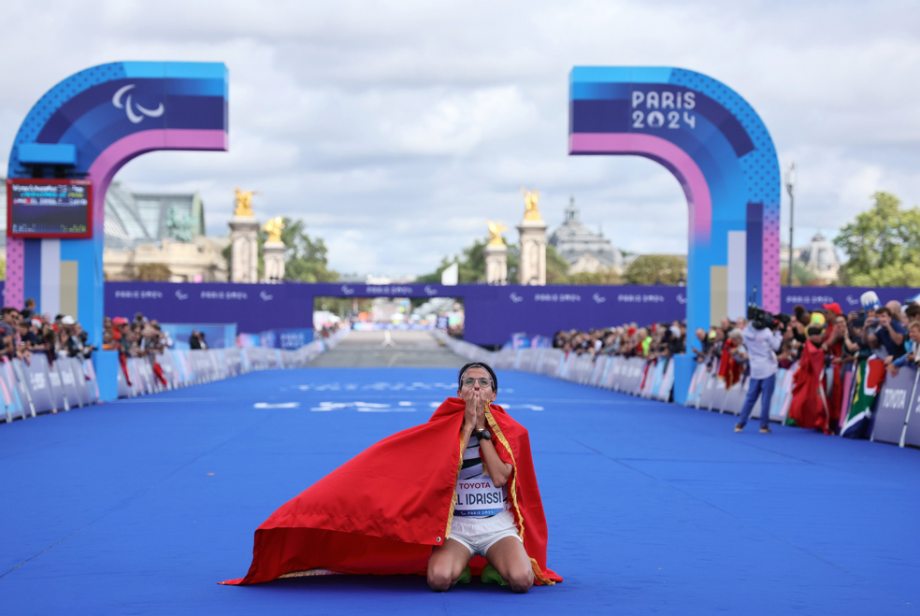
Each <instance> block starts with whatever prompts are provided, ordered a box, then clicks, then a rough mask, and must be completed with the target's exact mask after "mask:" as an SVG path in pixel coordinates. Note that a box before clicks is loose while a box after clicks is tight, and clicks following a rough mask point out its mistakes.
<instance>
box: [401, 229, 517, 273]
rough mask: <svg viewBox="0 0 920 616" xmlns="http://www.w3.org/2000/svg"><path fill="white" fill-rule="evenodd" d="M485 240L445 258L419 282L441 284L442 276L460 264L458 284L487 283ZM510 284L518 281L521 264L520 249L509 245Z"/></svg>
mask: <svg viewBox="0 0 920 616" xmlns="http://www.w3.org/2000/svg"><path fill="white" fill-rule="evenodd" d="M487 245H488V242H487V241H486V240H484V239H477V240H474V241H473V244H472V246H467V247H466V248H464V249H463V250H462V251H461V252H460V254H459V255H456V256H454V257H452V258H447V257H444V258H442V259H441V264H440V265H438V267H437V269H435V271H433V272H431V273H429V274H423V275H421V276H419V277H418V278H417V280H418V281H419V282H431V283H440V282H441V274H442V273H443V272H444V270H446V269H447V268H448V267H450V266H451V265H453V264H454V263H457V264H458V282H461V283H477V282H485V281H486V252H485V251H486V246H487ZM507 246H508V282H515V281H516V280H517V272H518V264H519V262H520V253H521V251H520V248H518V246H517V245H516V244H508V245H507Z"/></svg>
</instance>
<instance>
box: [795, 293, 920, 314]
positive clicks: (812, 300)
mask: <svg viewBox="0 0 920 616" xmlns="http://www.w3.org/2000/svg"><path fill="white" fill-rule="evenodd" d="M866 291H875V294H876V295H878V298H879V301H880V302H881V303H882V304H885V303H886V302H889V301H891V300H893V299H896V300H898V301H899V302H901V304H904V303H905V302H906V301H907V300H908V299H910V298H913V297H915V296H916V295H917V294H918V293H920V289H912V288H910V287H881V288H877V289H876V288H872V287H783V289H782V312H784V313H785V314H792V308H793V307H794V306H795V305H796V304H802V305H803V306H804V307H805V308H807V309H808V310H815V309H820V308H821V305H822V304H831V303H834V302H836V303H838V304H839V305H840V309H841V310H842V311H843V314H847V313H849V312H854V311H859V309H860V308H861V306H860V304H859V296H860V295H862V294H863V293H865V292H866Z"/></svg>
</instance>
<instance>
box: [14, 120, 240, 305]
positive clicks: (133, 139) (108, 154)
mask: <svg viewBox="0 0 920 616" xmlns="http://www.w3.org/2000/svg"><path fill="white" fill-rule="evenodd" d="M227 141H228V137H227V133H226V131H223V130H193V129H155V130H145V131H140V132H137V133H132V134H131V135H128V136H127V137H123V138H122V139H119V140H118V141H116V142H115V143H113V144H112V145H110V146H109V147H107V148H106V149H105V150H103V151H102V153H101V154H99V156H98V157H97V158H96V160H95V161H93V164H92V166H91V167H90V168H89V179H90V180H91V181H92V183H93V235H94V236H95V237H96V238H102V236H103V234H104V233H105V224H104V222H105V193H106V192H107V191H108V189H109V184H111V183H112V178H114V177H115V174H116V173H118V171H119V169H121V168H122V167H124V166H125V165H126V164H127V163H128V162H129V161H131V160H132V159H134V158H137V157H138V156H140V155H141V154H146V153H147V152H154V151H156V150H217V151H226V150H227V147H228V143H227ZM6 255H7V270H6V287H5V297H4V304H5V305H7V306H22V305H23V303H24V301H25V266H24V265H25V244H24V243H23V240H22V239H20V238H12V237H11V238H8V239H7V244H6ZM99 258H101V257H99Z"/></svg>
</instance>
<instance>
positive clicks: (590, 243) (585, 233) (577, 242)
mask: <svg viewBox="0 0 920 616" xmlns="http://www.w3.org/2000/svg"><path fill="white" fill-rule="evenodd" d="M549 243H550V245H551V246H553V247H555V249H556V252H558V253H559V256H561V257H562V258H563V259H565V260H566V261H567V262H568V263H569V266H570V267H569V273H571V274H577V273H579V272H588V273H592V274H593V273H595V272H599V271H601V270H605V269H609V270H612V271H614V272H616V273H618V274H621V273H623V270H624V269H625V267H626V263H625V261H624V259H623V254H622V253H621V252H620V251H619V250H617V249H616V248H614V247H613V244H611V243H610V240H608V239H607V238H605V237H604V234H603V232H601V231H598V232H597V233H595V232H594V231H591V230H590V229H589V228H588V227H586V226H585V225H584V224H583V223H582V222H581V212H580V211H579V209H578V207H577V206H576V205H575V199H574V197H573V198H572V199H571V200H570V201H569V205H568V207H567V208H566V209H565V221H564V222H563V223H562V225H561V226H560V227H559V228H558V229H556V230H555V231H553V233H552V235H550V237H549Z"/></svg>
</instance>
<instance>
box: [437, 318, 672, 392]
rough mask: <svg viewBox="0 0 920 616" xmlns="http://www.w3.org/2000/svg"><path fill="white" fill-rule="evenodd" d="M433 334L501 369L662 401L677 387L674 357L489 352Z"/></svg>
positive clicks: (455, 349) (465, 354)
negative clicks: (652, 357) (645, 357)
mask: <svg viewBox="0 0 920 616" xmlns="http://www.w3.org/2000/svg"><path fill="white" fill-rule="evenodd" d="M434 335H435V337H436V338H437V339H438V340H440V341H441V342H443V343H444V344H445V345H446V346H447V347H448V348H449V349H450V350H452V351H453V352H454V353H456V354H457V355H460V356H461V357H466V358H467V359H469V360H470V361H482V362H486V363H488V364H489V365H491V366H492V367H494V368H497V369H501V370H521V371H523V372H533V373H536V374H545V375H546V376H551V377H555V378H559V379H564V380H566V381H572V382H575V383H581V384H582V385H593V386H594V387H603V388H605V389H612V390H614V391H619V392H623V393H627V394H632V395H634V396H641V397H643V398H651V399H654V400H663V401H668V400H670V399H671V392H672V390H673V389H674V363H673V360H671V359H664V358H662V359H656V360H652V361H646V360H644V359H642V358H641V357H619V356H607V355H602V356H601V357H598V358H597V360H596V361H595V359H594V358H593V357H590V356H587V355H575V354H574V353H571V354H569V356H568V357H566V354H565V353H564V352H563V351H560V350H559V349H546V348H538V349H502V350H500V351H487V350H485V349H483V348H482V347H479V346H476V345H475V344H470V343H469V342H465V341H463V340H457V339H456V338H451V337H450V336H448V335H447V334H446V333H444V332H443V331H441V330H435V332H434Z"/></svg>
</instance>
